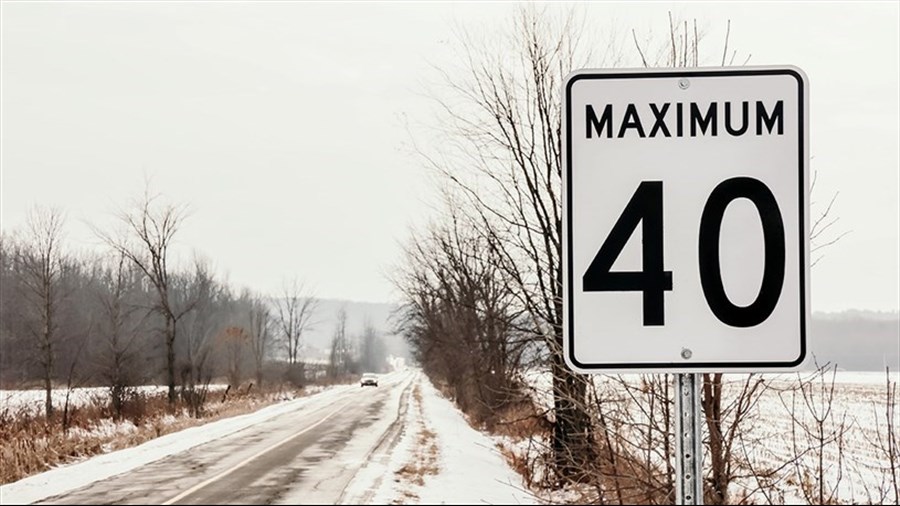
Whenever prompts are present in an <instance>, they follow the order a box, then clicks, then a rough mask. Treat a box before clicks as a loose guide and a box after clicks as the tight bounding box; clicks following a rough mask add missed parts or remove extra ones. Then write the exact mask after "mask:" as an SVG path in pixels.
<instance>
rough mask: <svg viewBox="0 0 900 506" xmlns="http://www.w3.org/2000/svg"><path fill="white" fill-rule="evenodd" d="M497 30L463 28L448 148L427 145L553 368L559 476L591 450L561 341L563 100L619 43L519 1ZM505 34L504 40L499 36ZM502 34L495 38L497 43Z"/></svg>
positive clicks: (447, 113)
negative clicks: (510, 20) (586, 44)
mask: <svg viewBox="0 0 900 506" xmlns="http://www.w3.org/2000/svg"><path fill="white" fill-rule="evenodd" d="M504 35H505V38H499V37H498V38H495V39H491V40H477V41H476V40H473V37H472V36H469V35H463V36H462V37H461V40H460V42H461V46H462V50H463V58H464V61H465V63H464V68H462V69H453V70H447V69H442V70H443V73H442V79H443V81H444V82H445V83H446V88H447V89H446V92H445V93H443V94H442V95H441V96H439V97H438V104H439V107H440V109H441V111H442V114H441V118H440V122H441V124H442V125H445V131H444V132H443V134H444V139H446V140H445V141H444V142H442V146H443V147H442V148H440V150H439V151H438V152H436V153H434V154H427V153H423V154H424V156H425V158H426V160H427V161H428V162H429V164H430V165H431V166H432V167H433V168H434V169H436V171H437V172H438V174H440V175H442V176H443V178H444V181H446V182H447V191H448V192H451V193H455V194H456V195H457V198H456V202H457V203H458V204H460V205H463V204H464V205H465V209H466V212H467V213H468V214H469V215H470V216H471V219H470V222H471V223H474V224H477V226H478V227H479V228H480V229H481V233H482V234H484V235H485V236H486V237H490V238H492V239H491V242H490V244H491V246H492V247H493V248H495V249H496V251H497V253H498V255H497V258H498V260H499V265H500V266H501V267H502V268H503V269H504V270H505V271H506V272H507V274H508V276H509V277H510V279H511V280H512V283H511V285H510V287H511V289H512V290H513V293H515V294H516V296H517V297H518V299H519V304H520V305H521V307H523V308H524V309H525V310H526V311H527V312H528V313H529V315H530V320H531V321H532V326H531V332H532V335H533V336H534V339H535V340H536V341H538V342H540V343H542V344H543V346H544V350H545V353H546V356H547V357H548V365H549V368H550V371H551V373H552V376H553V398H554V410H553V417H552V418H553V421H554V430H553V438H552V440H553V452H554V454H555V463H556V464H555V468H556V472H557V475H558V477H559V478H560V480H570V479H574V478H575V477H576V476H578V475H581V474H582V473H583V471H582V470H583V469H584V468H585V467H586V466H585V464H587V463H588V462H591V461H592V460H593V459H594V456H593V448H594V444H593V441H592V437H591V431H590V418H589V416H588V414H587V412H586V409H585V394H586V383H585V379H584V378H583V377H580V376H579V375H576V374H575V373H574V372H572V371H571V370H570V369H569V368H568V367H567V366H566V364H565V361H564V359H563V351H562V350H563V348H562V335H563V332H562V328H563V327H562V323H563V322H562V317H563V307H562V261H561V259H562V232H563V231H562V199H561V181H562V180H561V176H562V164H561V149H560V147H561V145H560V141H561V139H560V134H561V132H560V125H561V117H562V111H561V106H560V101H559V100H558V96H559V89H560V86H561V83H562V80H563V78H564V76H565V75H566V74H567V73H568V72H570V71H571V70H573V69H576V68H579V67H583V66H587V65H586V63H587V62H589V61H590V62H592V63H593V64H594V65H601V66H602V65H615V64H616V63H617V61H616V60H615V58H616V57H617V56H618V55H617V54H615V48H609V49H610V52H609V53H607V54H606V55H600V56H599V57H597V58H595V59H594V58H591V57H590V55H588V54H586V52H585V51H581V50H580V49H579V42H580V38H581V31H580V29H579V27H578V26H577V24H576V23H575V18H574V16H572V15H570V16H569V17H568V18H566V19H563V20H561V21H560V22H558V23H556V22H554V20H552V19H551V18H550V16H548V15H547V13H545V12H539V11H537V10H534V9H524V10H522V11H521V12H520V14H519V15H518V16H517V17H516V20H515V26H514V29H513V30H512V32H511V33H506V34H503V35H501V36H500V37H503V36H504ZM498 39H499V41H498ZM498 42H499V44H498Z"/></svg>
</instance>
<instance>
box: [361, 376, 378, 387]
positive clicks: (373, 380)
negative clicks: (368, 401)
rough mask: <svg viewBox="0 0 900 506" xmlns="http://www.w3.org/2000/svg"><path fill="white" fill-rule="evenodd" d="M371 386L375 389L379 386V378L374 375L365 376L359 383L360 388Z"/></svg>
mask: <svg viewBox="0 0 900 506" xmlns="http://www.w3.org/2000/svg"><path fill="white" fill-rule="evenodd" d="M370 385H371V386H373V387H377V386H378V376H376V375H374V374H372V373H366V374H363V376H362V379H361V380H360V381H359V386H361V387H365V386H370Z"/></svg>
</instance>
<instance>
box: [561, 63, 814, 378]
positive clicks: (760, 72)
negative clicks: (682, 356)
mask: <svg viewBox="0 0 900 506" xmlns="http://www.w3.org/2000/svg"><path fill="white" fill-rule="evenodd" d="M772 75H788V76H791V77H793V78H794V79H796V80H797V94H798V101H797V103H798V106H799V110H798V111H797V112H798V114H799V128H798V132H799V135H798V137H799V149H798V158H799V159H798V169H799V184H798V192H799V194H800V195H799V197H800V198H799V199H798V201H799V212H800V216H799V217H800V219H799V223H800V234H799V238H800V248H799V250H800V263H799V266H800V356H799V357H797V359H795V360H793V361H790V362H696V363H690V362H684V363H681V362H645V363H602V364H585V363H582V362H580V361H578V359H576V358H575V319H574V317H573V315H574V314H575V311H574V309H575V308H574V291H573V290H574V283H573V280H572V271H573V268H572V267H573V265H572V264H573V261H572V208H573V205H572V204H573V201H572V110H571V107H572V100H571V94H572V86H573V85H574V84H575V83H576V82H578V81H581V80H586V79H587V80H596V79H648V78H650V79H653V78H657V79H658V78H665V79H669V78H679V77H721V76H728V77H730V76H772ZM805 85H806V81H805V79H804V76H802V75H801V74H800V73H798V72H797V71H795V70H793V69H791V68H767V69H743V70H667V71H659V72H655V71H636V72H610V73H606V72H603V73H593V74H592V73H590V71H585V73H583V74H577V75H575V76H572V77H571V78H570V79H569V81H568V82H567V83H566V87H565V104H564V106H565V108H566V110H565V111H566V125H565V126H566V130H565V134H566V139H565V141H566V148H565V149H566V195H565V197H566V209H565V213H566V248H567V254H566V262H567V263H568V269H566V271H567V273H566V281H568V284H569V286H568V290H567V294H566V295H568V299H569V300H568V305H567V306H568V307H567V308H566V309H567V315H566V316H567V317H568V322H566V326H567V327H568V330H569V335H568V345H569V350H568V355H569V356H568V359H569V361H570V362H571V363H572V364H574V365H575V366H577V367H578V368H580V369H592V370H603V369H647V370H658V371H662V370H665V369H751V368H791V367H796V366H798V365H800V364H801V363H803V361H804V360H805V359H806V242H807V241H808V239H807V238H806V212H805V211H806V209H805V207H806V205H807V202H806V200H807V199H806V181H805V177H804V176H805V170H806V149H805V147H806V146H805V141H806V127H807V125H806V116H805V113H806V103H805V100H804V99H805V97H806V95H805V90H806V89H805Z"/></svg>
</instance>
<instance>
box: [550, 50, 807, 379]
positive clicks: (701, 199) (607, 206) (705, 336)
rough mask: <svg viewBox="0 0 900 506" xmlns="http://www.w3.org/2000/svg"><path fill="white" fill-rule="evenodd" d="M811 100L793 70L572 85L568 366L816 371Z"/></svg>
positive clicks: (566, 95)
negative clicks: (811, 361)
mask: <svg viewBox="0 0 900 506" xmlns="http://www.w3.org/2000/svg"><path fill="white" fill-rule="evenodd" d="M808 96H809V90H808V85H807V79H806V76H805V74H804V73H803V71H801V70H800V69H798V68H796V67H792V66H779V67H741V68H739V69H724V68H722V69H695V70H609V71H607V70H580V71H576V72H574V73H572V74H571V75H569V76H568V77H567V78H566V81H565V83H564V87H563V171H564V172H563V194H564V209H563V221H564V223H563V230H564V246H563V248H564V253H563V263H564V280H563V285H564V286H563V292H564V295H563V304H564V308H565V322H564V325H563V327H564V343H565V344H564V348H565V350H564V351H565V357H566V360H567V362H568V364H569V366H570V367H572V368H573V369H575V370H576V371H581V372H610V371H612V370H620V371H628V370H630V371H648V372H652V371H656V372H704V371H724V370H745V371H752V370H770V369H774V370H778V369H785V368H793V367H796V366H798V365H799V364H800V363H801V362H803V360H804V358H805V356H806V329H807V322H808V319H809V318H808V315H809V195H808V194H809V167H808V163H807V161H808V135H809V128H808V115H809V111H808V108H809V99H808Z"/></svg>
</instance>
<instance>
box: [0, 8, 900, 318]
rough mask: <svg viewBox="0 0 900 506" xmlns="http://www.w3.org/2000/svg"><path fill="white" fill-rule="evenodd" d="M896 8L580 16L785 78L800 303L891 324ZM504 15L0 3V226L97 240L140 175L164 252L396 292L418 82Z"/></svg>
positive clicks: (896, 211)
mask: <svg viewBox="0 0 900 506" xmlns="http://www.w3.org/2000/svg"><path fill="white" fill-rule="evenodd" d="M898 5H900V4H898V3H897V2H884V3H868V4H865V3H860V2H852V3H849V2H848V3H822V4H817V3H795V4H788V3H784V2H777V3H758V2H753V3H746V4H745V3H737V2H728V3H702V4H701V3H693V4H691V3H681V4H668V3H649V2H648V3H641V4H639V5H633V4H627V5H626V4H619V3H599V4H593V5H590V6H583V5H582V6H581V14H580V15H581V16H583V17H584V19H585V21H586V23H585V25H586V26H587V27H589V28H591V29H594V28H596V30H597V31H598V32H600V33H599V34H598V35H597V38H598V40H603V37H604V35H603V31H604V30H608V29H609V28H610V27H617V28H618V30H619V31H620V33H627V30H630V29H631V28H635V29H636V30H637V32H638V34H639V35H640V36H641V37H644V36H657V37H659V36H664V35H665V34H666V29H667V26H668V17H667V11H669V10H673V11H674V12H675V14H676V15H680V16H681V17H682V18H687V19H690V18H695V17H696V18H697V19H698V21H699V23H700V26H701V27H706V32H707V35H706V38H705V39H704V45H706V46H707V47H708V49H709V54H714V53H716V51H718V52H721V49H715V48H721V41H722V39H723V38H724V27H725V23H726V20H727V19H731V20H732V30H731V47H733V48H735V49H737V50H738V51H739V55H741V56H742V57H743V58H741V57H739V60H743V59H744V58H746V56H747V55H751V58H750V63H752V64H757V65H764V64H781V63H790V64H794V65H797V66H799V67H801V68H803V69H804V70H805V71H806V73H807V74H808V76H809V80H810V83H811V84H810V90H811V113H810V115H811V154H812V156H813V161H812V168H813V169H814V170H817V171H818V172H819V183H818V187H817V189H816V193H815V195H814V200H818V201H821V200H826V199H827V197H828V196H830V195H831V194H833V193H834V192H835V191H840V195H839V197H838V200H837V203H836V206H835V212H836V215H837V216H840V222H839V224H838V225H836V227H838V229H839V230H849V231H851V233H850V234H849V235H847V236H846V237H845V238H844V239H843V240H841V241H840V242H839V243H838V244H836V245H834V246H832V247H831V248H829V249H828V250H827V253H826V256H825V258H824V259H823V260H822V261H821V262H820V263H819V264H818V265H817V266H816V267H815V268H814V269H813V277H812V284H813V293H812V305H813V309H814V310H819V311H837V310H843V309H850V308H858V309H875V310H897V308H898V297H900V295H898V290H900V288H898V278H900V270H898V264H900V257H898V242H900V238H898V234H900V232H898V230H900V222H898V215H900V207H898V205H900V204H898V201H900V195H898V187H900V180H898V174H900V167H898V165H900V161H898V160H900V157H898V151H900V150H898V146H900V141H898V139H900V130H898V128H900V106H898V95H900V85H898V82H900V80H898V60H900V55H898V31H900V21H898V17H900V12H898ZM516 8H517V6H516V5H515V4H509V3H492V4H474V3H466V4H458V3H457V4H437V3H429V4H420V3H341V4H333V3H328V4H312V3H287V2H277V3H250V2H247V3H213V2H203V3H200V2H195V3H190V2H185V3H177V2H167V3H155V2H146V3H133V2H121V3H118V2H83V3H75V2H71V3H70V2H67V3H51V2H43V3H31V2H27V3H26V2H23V3H13V2H3V3H2V69H0V70H2V79H0V81H2V82H0V84H2V102H0V109H2V113H0V115H2V125H0V127H2V137H0V142H2V146H0V151H2V155H0V157H2V158H0V164H2V179H0V182H2V208H0V210H2V216H0V219H2V229H3V230H4V231H7V232H8V231H12V230H15V229H18V228H20V227H21V226H22V224H23V222H24V220H25V213H26V210H27V209H28V208H29V206H32V205H34V204H41V205H54V206H58V207H61V208H62V209H64V210H65V211H66V212H67V215H68V223H67V232H68V235H67V238H68V241H69V242H70V243H71V244H72V246H73V247H75V248H84V249H92V248H93V249H96V248H99V245H98V244H97V241H96V239H94V238H93V236H92V235H91V233H90V230H89V228H88V226H87V225H86V223H87V222H90V223H94V224H97V225H99V226H108V225H109V224H110V223H111V220H110V217H109V216H110V213H111V211H113V210H114V209H116V208H117V207H120V206H122V205H123V204H125V203H127V201H128V199H130V198H132V197H134V196H136V195H137V194H139V193H140V191H141V190H142V187H143V184H144V179H145V176H148V177H150V178H151V179H152V182H153V187H154V188H155V189H156V190H158V191H160V192H162V193H164V194H165V195H166V196H167V197H168V198H170V199H171V200H173V201H176V202H188V203H190V208H191V210H192V213H191V215H190V218H189V219H188V221H187V222H186V224H185V226H184V229H183V231H182V233H181V234H180V236H179V242H180V245H181V247H182V248H183V249H185V250H187V249H196V250H198V251H199V252H201V253H202V254H204V255H205V256H207V257H209V258H210V259H212V260H213V261H214V262H215V265H216V267H217V268H218V269H219V270H220V271H221V272H222V273H224V274H227V276H228V278H229V279H230V281H231V282H232V283H233V284H235V285H236V286H247V287H251V288H254V289H256V290H259V291H263V292H269V293H274V292H277V291H278V290H279V289H280V287H281V284H282V279H283V278H285V277H288V276H297V277H299V278H302V279H306V280H307V281H308V282H309V283H311V284H312V285H314V286H315V287H316V289H317V291H318V293H319V295H321V296H324V297H339V298H348V299H356V300H369V301H388V300H393V299H396V294H395V293H394V291H393V289H392V287H391V285H390V283H389V282H388V280H387V279H386V277H385V273H386V272H388V271H389V270H390V269H391V266H393V265H395V264H396V263H397V262H398V260H399V249H400V248H399V245H400V244H401V243H402V242H403V240H404V238H405V237H406V235H407V233H408V227H409V226H410V224H412V223H417V222H421V221H422V219H423V217H424V216H426V215H427V214H428V213H429V212H430V207H429V206H430V201H432V195H431V194H430V193H429V192H430V189H429V188H430V186H429V180H428V177H427V173H426V172H425V171H424V170H423V169H422V168H421V166H422V164H421V163H420V161H419V160H418V159H417V158H416V157H415V156H414V155H413V154H411V153H410V149H409V144H410V132H409V131H410V129H413V130H414V129H415V128H416V125H419V124H428V121H429V118H430V112H431V110H432V109H431V107H432V104H431V103H430V101H429V100H428V99H427V98H425V97H424V96H423V90H424V85H425V83H427V82H430V81H432V80H434V79H436V74H435V72H434V70H433V66H436V67H446V66H448V65H456V64H458V63H459V62H458V60H456V59H455V58H456V57H455V56H454V55H455V53H454V48H455V47H456V46H455V38H454V31H453V30H454V26H462V27H464V28H466V29H471V30H476V31H478V30H481V31H484V30H489V31H490V30H496V29H497V28H498V27H503V26H507V25H508V23H509V21H510V18H511V16H512V15H513V14H514V12H515V10H516ZM562 8H564V7H562V6H553V7H551V9H557V10H558V9H562ZM651 34H652V35H651ZM626 49H627V50H628V51H629V52H632V48H631V47H630V46H626ZM631 57H632V58H633V57H634V55H633V54H631ZM713 59H714V58H713ZM709 63H714V62H713V61H709ZM409 125H412V126H411V127H410V126H409ZM814 210H815V207H814Z"/></svg>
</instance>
